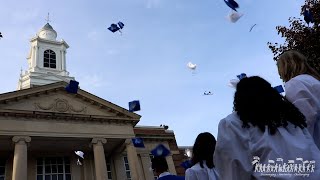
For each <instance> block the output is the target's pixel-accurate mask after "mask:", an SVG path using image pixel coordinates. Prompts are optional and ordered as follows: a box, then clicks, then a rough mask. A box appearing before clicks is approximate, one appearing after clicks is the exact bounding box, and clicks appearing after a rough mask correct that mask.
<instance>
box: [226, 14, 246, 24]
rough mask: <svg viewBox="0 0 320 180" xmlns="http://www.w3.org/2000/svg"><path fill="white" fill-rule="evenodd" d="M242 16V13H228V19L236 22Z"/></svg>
mask: <svg viewBox="0 0 320 180" xmlns="http://www.w3.org/2000/svg"><path fill="white" fill-rule="evenodd" d="M242 16H243V14H242V13H238V12H232V13H231V14H229V16H228V19H229V21H230V22H232V23H236V22H237V21H238V20H239V19H240V18H241V17H242Z"/></svg>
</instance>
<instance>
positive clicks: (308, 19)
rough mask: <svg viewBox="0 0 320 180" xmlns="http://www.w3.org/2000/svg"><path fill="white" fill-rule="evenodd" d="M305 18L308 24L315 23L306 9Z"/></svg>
mask: <svg viewBox="0 0 320 180" xmlns="http://www.w3.org/2000/svg"><path fill="white" fill-rule="evenodd" d="M303 16H304V20H305V21H306V23H307V24H309V23H313V22H314V21H313V16H312V13H311V11H310V10H309V9H307V8H306V9H305V10H304V12H303Z"/></svg>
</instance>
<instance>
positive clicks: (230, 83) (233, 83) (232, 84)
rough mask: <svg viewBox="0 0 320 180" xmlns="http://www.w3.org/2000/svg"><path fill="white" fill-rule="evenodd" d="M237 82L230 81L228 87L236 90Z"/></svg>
mask: <svg viewBox="0 0 320 180" xmlns="http://www.w3.org/2000/svg"><path fill="white" fill-rule="evenodd" d="M239 81H240V80H239V79H231V80H230V82H229V84H228V86H229V87H232V88H236V87H237V84H238V83H239Z"/></svg>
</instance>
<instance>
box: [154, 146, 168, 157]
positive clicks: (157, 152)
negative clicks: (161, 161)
mask: <svg viewBox="0 0 320 180" xmlns="http://www.w3.org/2000/svg"><path fill="white" fill-rule="evenodd" d="M151 154H152V155H154V156H161V157H166V156H168V155H169V154H170V151H169V149H167V148H166V147H165V146H164V145H163V144H159V145H158V146H157V147H156V148H154V149H153V150H152V151H151Z"/></svg>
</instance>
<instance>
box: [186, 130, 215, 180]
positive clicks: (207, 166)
mask: <svg viewBox="0 0 320 180" xmlns="http://www.w3.org/2000/svg"><path fill="white" fill-rule="evenodd" d="M215 146H216V139H215V138H214V136H213V135H212V134H211V133H208V132H204V133H200V134H199V135H198V137H197V139H196V141H195V143H194V145H193V150H192V151H193V152H192V153H193V154H192V158H191V164H192V167H191V168H189V169H187V171H186V180H218V173H217V172H216V170H215V169H214V163H213V153H214V149H215Z"/></svg>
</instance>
